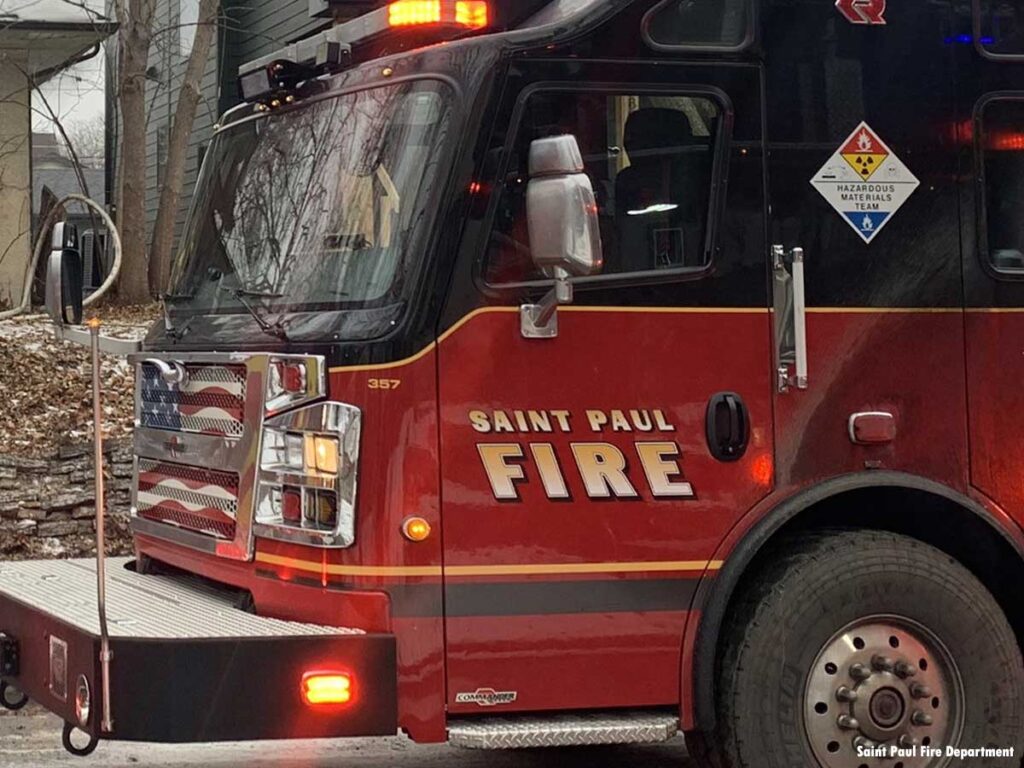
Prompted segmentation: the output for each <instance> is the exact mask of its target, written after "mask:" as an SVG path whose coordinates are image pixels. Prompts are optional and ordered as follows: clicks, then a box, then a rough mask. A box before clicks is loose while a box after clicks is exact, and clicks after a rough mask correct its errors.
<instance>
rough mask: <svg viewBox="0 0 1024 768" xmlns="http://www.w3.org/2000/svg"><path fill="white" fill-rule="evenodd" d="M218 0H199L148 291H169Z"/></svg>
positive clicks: (169, 148) (170, 142) (151, 252)
mask: <svg viewBox="0 0 1024 768" xmlns="http://www.w3.org/2000/svg"><path fill="white" fill-rule="evenodd" d="M217 5H218V0H200V3H199V14H198V16H199V23H198V26H197V27H196V34H195V39H194V40H193V41H192V51H191V52H190V53H189V57H188V64H187V65H186V67H185V77H184V79H183V80H182V83H181V90H180V91H179V92H178V105H177V107H175V110H174V122H173V123H172V124H171V133H170V136H169V137H168V139H167V159H166V162H165V163H164V185H163V188H162V189H161V190H160V203H159V205H158V206H157V209H156V224H154V226H153V239H152V240H151V241H150V246H149V259H150V262H149V290H150V293H153V294H157V295H159V294H161V293H164V292H165V291H166V290H167V284H168V281H169V277H170V272H171V251H172V250H173V248H174V229H175V224H176V223H177V219H178V208H179V205H180V202H181V187H182V183H183V179H184V176H185V161H186V160H187V158H188V145H189V139H190V138H191V136H192V123H193V121H194V120H195V116H196V108H197V107H198V106H199V99H200V97H201V96H202V93H201V89H202V85H203V72H204V71H205V69H206V60H207V58H208V57H209V54H210V46H211V45H212V44H213V36H214V33H215V32H216V31H217Z"/></svg>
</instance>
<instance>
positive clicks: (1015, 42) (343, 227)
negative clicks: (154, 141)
mask: <svg viewBox="0 0 1024 768" xmlns="http://www.w3.org/2000/svg"><path fill="white" fill-rule="evenodd" d="M239 87H240V94H241V97H242V99H243V103H242V104H241V105H240V106H239V107H237V108H235V109H233V110H231V111H230V112H229V113H227V114H226V115H225V116H224V117H223V118H222V120H221V121H220V123H219V125H218V126H217V128H216V134H215V137H214V139H213V141H212V143H211V145H210V147H209V149H208V151H207V152H206V155H205V161H204V165H203V169H202V172H201V176H200V180H199V182H198V187H197V191H196V193H195V196H194V199H193V202H192V206H191V210H190V213H189V217H188V222H187V224H186V226H185V230H184V233H183V236H182V239H181V243H182V244H181V248H180V252H179V254H178V257H177V261H176V263H175V267H174V269H173V275H172V285H171V286H170V289H169V293H168V294H167V296H166V297H165V302H166V317H165V319H164V321H163V322H161V323H159V324H158V325H157V326H156V327H154V328H153V329H152V331H151V333H150V334H149V336H148V337H147V338H146V340H145V342H144V344H143V346H142V348H141V349H140V350H138V351H137V352H136V353H135V354H134V355H133V356H132V358H131V359H132V360H133V362H134V363H135V365H136V370H137V392H136V397H137V410H136V416H137V428H136V432H135V438H134V440H135V451H136V455H137V472H136V480H135V493H134V501H133V528H134V532H135V537H136V538H135V541H136V556H135V558H134V559H133V560H132V561H131V562H130V563H126V564H124V568H121V567H120V564H119V565H118V567H117V568H116V569H115V570H114V572H113V573H112V575H111V576H110V577H109V580H110V585H111V586H110V589H111V594H110V597H109V600H108V602H109V606H108V610H109V611H111V612H112V615H114V616H115V619H116V620H115V621H113V623H112V628H111V630H110V642H111V645H112V650H113V654H112V658H108V659H107V661H108V662H109V672H108V674H107V675H106V678H107V679H106V680H104V681H103V682H104V683H105V684H101V677H102V676H103V674H102V669H101V666H102V665H100V663H99V661H98V648H99V646H98V644H97V643H98V640H97V637H98V632H99V629H98V628H97V625H96V624H95V620H94V618H93V613H92V607H90V606H92V603H91V602H90V601H91V594H92V593H91V590H92V589H94V580H95V572H94V570H93V569H92V567H91V566H89V565H88V564H85V563H70V564H67V563H65V564H43V563H29V564H15V563H6V564H2V565H0V632H2V633H3V638H4V639H3V647H4V653H3V658H2V661H3V665H2V666H0V676H2V679H3V680H4V686H5V695H4V697H3V700H4V701H6V702H8V703H18V702H19V701H20V699H19V698H18V696H17V695H16V694H17V692H18V691H21V692H24V693H25V694H27V695H28V696H31V698H33V699H35V700H37V701H39V702H41V703H42V704H43V705H44V706H46V707H48V708H50V709H51V710H53V711H55V712H57V713H59V714H61V716H62V717H64V719H65V720H66V721H67V722H68V723H69V727H70V726H73V727H75V728H78V729H81V730H83V731H85V732H86V733H87V734H88V735H89V736H90V738H93V739H142V740H160V741H209V740H218V739H253V738H298V737H306V736H313V735H316V736H351V735H370V734H390V733H394V732H395V731H396V729H401V730H402V731H404V732H405V733H407V734H408V735H409V736H411V737H412V738H413V739H415V740H417V741H422V742H438V741H445V740H448V741H450V742H451V743H453V744H456V745H460V746H469V747H478V748H503V747H526V746H542V745H566V744H576V743H581V744H585V743H611V742H643V741H657V740H664V739H668V738H670V737H672V736H673V735H675V734H676V733H677V732H678V731H679V730H682V731H684V732H685V734H686V736H687V740H688V746H689V750H690V752H691V754H692V755H693V756H694V758H695V759H696V760H697V761H698V763H699V764H700V765H706V766H735V767H736V768H739V767H740V766H746V767H749V768H792V766H796V765H809V766H818V767H819V768H846V767H847V766H850V767H851V768H858V767H859V766H879V765H893V764H895V765H903V766H906V768H918V767H920V766H941V765H946V764H948V763H949V762H950V761H951V760H955V759H957V756H961V757H962V756H964V755H967V756H968V757H971V758H975V759H977V760H978V761H979V762H976V763H973V764H978V765H1007V766H1009V765H1019V762H1020V757H1021V754H1022V753H1021V750H1022V749H1024V663H1022V657H1021V645H1020V642H1021V638H1022V631H1024V602H1022V598H1021V596H1020V589H1019V586H1020V584H1021V582H1022V579H1024V568H1022V553H1024V532H1022V528H1021V526H1022V525H1024V484H1022V482H1021V479H1020V477H1021V472H1022V470H1024V464H1022V462H1021V452H1020V450H1019V449H1018V448H1017V443H1018V442H1019V439H1020V435H1021V434H1024V407H1022V402H1021V388H1020V381H1021V380H1022V379H1024V282H1022V277H1024V230H1022V228H1021V222H1024V11H1022V10H1021V9H1020V8H1019V7H1018V4H1014V3H1005V2H998V1H997V0H974V2H973V4H972V3H969V2H966V0H965V1H964V2H954V1H953V0H934V1H933V2H928V3H894V4H888V6H887V4H886V2H885V0H838V1H837V2H836V3H834V4H833V3H831V2H823V1H821V0H814V1H813V2H812V1H811V0H700V1H698V2H694V1H693V0H550V1H549V2H542V1H541V0H535V1H533V2H520V3H512V2H509V3H507V4H498V3H494V2H491V1H490V0H395V2H392V3H391V4H390V5H388V6H385V7H383V8H381V9H379V10H377V11H374V12H373V13H371V14H369V15H367V16H364V17H361V18H358V19H355V20H352V21H348V22H345V23H342V24H338V25H337V26H334V27H332V28H331V29H329V30H327V31H325V32H323V33H321V34H319V35H317V36H315V37H313V38H311V39H308V40H303V41H298V42H296V43H294V44H293V45H291V46H289V47H288V48H286V49H284V50H282V51H280V52H279V53H277V54H275V55H273V56H270V57H267V58H266V59H263V60H260V61H256V62H252V63H250V64H248V65H245V66H243V67H242V70H241V72H240V78H239ZM58 263H59V262H58ZM60 275H61V271H60V270H59V269H58V270H54V271H52V272H51V279H59V278H60ZM53 295H56V296H60V295H62V294H61V293H60V288H59V287H57V288H55V293H54V294H53ZM57 585H59V589H58V588H57ZM57 593H59V594H60V595H63V596H64V597H60V598H58V597H57ZM104 707H106V709H104ZM83 710H84V712H83ZM101 712H105V713H106V714H109V717H106V716H102V717H101V715H100V713H101ZM971 750H975V751H973V752H972V751H971ZM894 761H895V762H894Z"/></svg>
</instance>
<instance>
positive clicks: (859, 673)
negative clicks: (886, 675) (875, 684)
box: [850, 662, 871, 680]
mask: <svg viewBox="0 0 1024 768" xmlns="http://www.w3.org/2000/svg"><path fill="white" fill-rule="evenodd" d="M850 677H852V678H855V679H857V680H867V679H868V678H869V677H871V670H870V669H868V668H867V667H865V666H864V665H863V664H861V663H859V662H858V663H856V664H851V665H850Z"/></svg>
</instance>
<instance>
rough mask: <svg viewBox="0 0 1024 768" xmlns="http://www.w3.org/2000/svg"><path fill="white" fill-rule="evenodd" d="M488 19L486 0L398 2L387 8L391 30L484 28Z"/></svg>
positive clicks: (406, 0) (404, 0)
mask: <svg viewBox="0 0 1024 768" xmlns="http://www.w3.org/2000/svg"><path fill="white" fill-rule="evenodd" d="M488 17H489V13H488V7H487V0H455V2H452V0H395V1H394V2H392V3H390V4H389V5H388V25H389V26H392V27H411V26H418V25H424V24H455V25H456V26H460V27H468V28H469V29H483V28H484V27H486V26H487V21H488Z"/></svg>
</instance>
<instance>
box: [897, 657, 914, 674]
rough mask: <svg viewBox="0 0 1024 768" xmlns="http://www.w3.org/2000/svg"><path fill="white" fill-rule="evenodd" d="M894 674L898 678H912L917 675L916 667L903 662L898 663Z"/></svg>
mask: <svg viewBox="0 0 1024 768" xmlns="http://www.w3.org/2000/svg"><path fill="white" fill-rule="evenodd" d="M896 674H897V675H899V676H900V677H913V676H914V675H916V674H917V667H915V666H914V665H913V664H908V663H907V662H905V661H900V662H898V663H897V664H896Z"/></svg>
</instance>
